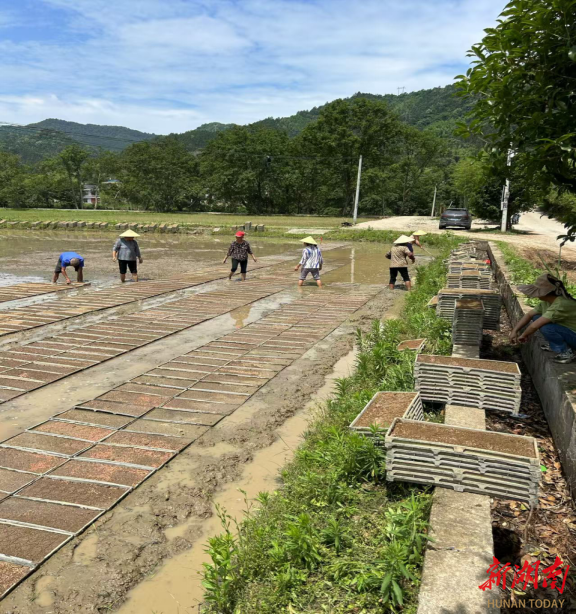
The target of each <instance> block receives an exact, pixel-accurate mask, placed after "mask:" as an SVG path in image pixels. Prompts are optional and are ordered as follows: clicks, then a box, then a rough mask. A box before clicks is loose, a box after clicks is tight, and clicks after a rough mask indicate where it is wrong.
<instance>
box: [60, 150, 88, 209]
mask: <svg viewBox="0 0 576 614" xmlns="http://www.w3.org/2000/svg"><path fill="white" fill-rule="evenodd" d="M89 157H90V154H89V153H88V152H87V151H86V150H85V149H83V148H82V147H80V145H70V146H69V147H66V149H64V150H63V151H62V152H61V153H60V154H59V155H58V159H59V160H60V162H61V164H62V166H63V167H64V170H65V171H66V175H67V177H68V182H69V185H70V195H71V201H72V202H73V203H74V206H75V207H76V208H77V209H82V203H83V198H82V197H83V195H84V192H83V189H84V165H85V164H86V161H87V160H88V158H89Z"/></svg>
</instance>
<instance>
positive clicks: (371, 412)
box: [350, 392, 424, 444]
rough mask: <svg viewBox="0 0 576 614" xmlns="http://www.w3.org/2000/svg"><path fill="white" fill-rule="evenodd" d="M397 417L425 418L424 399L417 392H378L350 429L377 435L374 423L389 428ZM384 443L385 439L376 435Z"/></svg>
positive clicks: (369, 435)
mask: <svg viewBox="0 0 576 614" xmlns="http://www.w3.org/2000/svg"><path fill="white" fill-rule="evenodd" d="M395 418H407V419H410V420H424V409H423V408H422V400H421V399H420V395H419V394H418V393H417V392H377V393H376V394H375V395H374V396H373V397H372V399H371V400H370V402H369V403H368V405H366V407H365V408H364V409H363V410H362V411H361V412H360V413H359V414H358V416H357V417H356V418H355V419H354V421H353V422H352V424H351V425H350V430H351V431H354V432H355V433H360V434H361V435H365V436H366V437H376V434H375V431H374V428H373V425H376V426H377V427H378V428H379V429H387V428H388V427H389V426H390V425H391V424H392V422H394V420H395ZM375 442H376V443H379V444H382V443H383V439H382V438H381V437H376V438H375Z"/></svg>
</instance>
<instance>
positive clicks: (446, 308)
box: [436, 288, 501, 330]
mask: <svg viewBox="0 0 576 614" xmlns="http://www.w3.org/2000/svg"><path fill="white" fill-rule="evenodd" d="M463 298H475V299H477V300H480V301H482V304H483V305H484V328H487V329H489V330H499V328H500V306H501V299H500V293H499V292H498V291H497V290H474V289H471V288H444V289H443V290H440V292H439V293H438V306H437V308H436V313H437V314H438V316H439V317H441V318H444V319H445V320H449V321H450V322H452V321H453V320H454V310H455V308H456V301H457V300H459V299H463Z"/></svg>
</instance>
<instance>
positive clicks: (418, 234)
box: [408, 230, 428, 251]
mask: <svg viewBox="0 0 576 614" xmlns="http://www.w3.org/2000/svg"><path fill="white" fill-rule="evenodd" d="M427 234H428V233H427V232H426V231H425V230H415V231H414V232H413V233H412V236H411V237H410V239H411V240H412V243H413V244H415V245H417V246H418V247H419V248H421V249H424V247H422V244H421V243H420V237H423V236H425V235H427ZM408 249H410V251H414V248H413V247H412V244H411V245H410V247H409V248H408Z"/></svg>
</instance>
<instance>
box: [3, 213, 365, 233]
mask: <svg viewBox="0 0 576 614" xmlns="http://www.w3.org/2000/svg"><path fill="white" fill-rule="evenodd" d="M0 219H5V220H8V221H27V222H44V221H84V222H108V223H111V224H119V223H136V224H161V223H166V224H182V225H186V226H190V227H207V228H217V227H219V226H220V227H222V226H225V227H230V226H236V225H241V224H244V223H245V222H248V221H249V222H252V225H253V226H254V225H256V224H264V225H265V226H270V227H274V228H310V229H312V228H323V229H329V228H339V227H340V226H341V225H342V222H351V221H352V220H351V219H350V218H346V217H323V216H307V215H303V216H293V215H270V216H259V215H250V214H249V213H243V214H238V215H235V214H220V213H218V214H211V213H184V212H181V213H161V212H152V211H106V210H99V209H98V210H95V209H79V210H75V209H0ZM370 219H371V218H366V220H364V219H363V220H361V221H368V220H370Z"/></svg>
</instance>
